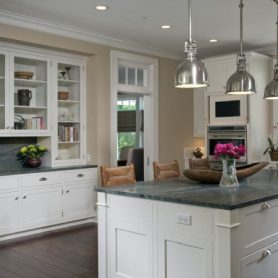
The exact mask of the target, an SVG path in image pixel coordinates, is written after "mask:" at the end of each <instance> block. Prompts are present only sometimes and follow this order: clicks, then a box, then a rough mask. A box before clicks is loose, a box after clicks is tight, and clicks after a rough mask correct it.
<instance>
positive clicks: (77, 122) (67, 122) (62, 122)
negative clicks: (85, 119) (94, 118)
mask: <svg viewBox="0 0 278 278" xmlns="http://www.w3.org/2000/svg"><path fill="white" fill-rule="evenodd" d="M58 123H59V124H79V123H80V121H58Z"/></svg>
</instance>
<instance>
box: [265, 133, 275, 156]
mask: <svg viewBox="0 0 278 278" xmlns="http://www.w3.org/2000/svg"><path fill="white" fill-rule="evenodd" d="M267 140H268V147H267V148H266V149H265V151H264V155H265V154H266V153H267V152H268V153H269V155H270V159H271V160H272V161H278V146H275V144H274V143H273V142H272V140H271V139H270V138H269V137H268V138H267Z"/></svg>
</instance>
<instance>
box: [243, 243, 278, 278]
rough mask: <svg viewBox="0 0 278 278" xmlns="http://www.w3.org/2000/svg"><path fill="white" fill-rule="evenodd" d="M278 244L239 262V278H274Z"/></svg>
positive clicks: (277, 258)
mask: <svg viewBox="0 0 278 278" xmlns="http://www.w3.org/2000/svg"><path fill="white" fill-rule="evenodd" d="M277 261H278V242H275V243H274V244H272V245H270V246H267V247H266V248H264V249H261V250H259V251H257V252H255V253H253V254H251V255H249V256H247V257H245V258H243V259H242V260H241V261H240V278H261V277H267V278H276V277H277V273H278V264H277Z"/></svg>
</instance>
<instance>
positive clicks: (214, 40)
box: [209, 39, 218, 43]
mask: <svg viewBox="0 0 278 278" xmlns="http://www.w3.org/2000/svg"><path fill="white" fill-rule="evenodd" d="M209 42H212V43H214V42H218V39H210V40H209Z"/></svg>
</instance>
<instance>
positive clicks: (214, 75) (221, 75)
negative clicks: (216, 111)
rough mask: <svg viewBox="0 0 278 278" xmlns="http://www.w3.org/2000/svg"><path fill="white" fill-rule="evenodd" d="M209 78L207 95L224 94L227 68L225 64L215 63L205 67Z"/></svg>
mask: <svg viewBox="0 0 278 278" xmlns="http://www.w3.org/2000/svg"><path fill="white" fill-rule="evenodd" d="M206 68H207V71H208V77H209V86H208V89H207V91H208V93H209V94H217V93H224V92H225V90H226V82H227V80H226V78H227V67H226V63H215V64H207V65H206Z"/></svg>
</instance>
